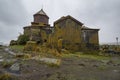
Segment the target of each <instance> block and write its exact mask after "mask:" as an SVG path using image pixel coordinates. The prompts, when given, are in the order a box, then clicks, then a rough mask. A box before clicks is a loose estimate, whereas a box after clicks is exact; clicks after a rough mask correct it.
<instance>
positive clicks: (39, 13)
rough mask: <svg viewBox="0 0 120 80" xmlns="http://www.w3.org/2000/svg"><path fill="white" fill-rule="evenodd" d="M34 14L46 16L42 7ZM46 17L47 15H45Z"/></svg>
mask: <svg viewBox="0 0 120 80" xmlns="http://www.w3.org/2000/svg"><path fill="white" fill-rule="evenodd" d="M34 15H44V16H47V14H46V13H45V12H44V10H43V9H41V10H40V11H38V12H37V13H36V14H34ZM47 17H48V16H47Z"/></svg>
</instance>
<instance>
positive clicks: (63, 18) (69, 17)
mask: <svg viewBox="0 0 120 80" xmlns="http://www.w3.org/2000/svg"><path fill="white" fill-rule="evenodd" d="M66 19H72V20H73V21H75V22H76V23H78V24H80V25H83V23H81V22H80V21H78V20H76V19H75V18H73V17H72V16H70V15H68V16H63V17H61V18H60V19H58V20H57V21H55V22H54V24H56V23H58V22H61V21H63V20H66Z"/></svg>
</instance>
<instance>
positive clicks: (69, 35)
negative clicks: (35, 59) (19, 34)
mask: <svg viewBox="0 0 120 80" xmlns="http://www.w3.org/2000/svg"><path fill="white" fill-rule="evenodd" d="M33 17H34V21H33V22H31V25H30V26H25V27H24V35H27V36H29V38H30V40H31V41H36V42H37V43H38V44H40V45H43V44H47V46H48V47H51V48H52V47H54V48H57V47H58V45H59V44H60V43H61V45H62V48H64V49H68V50H82V49H85V48H87V49H98V46H99V35H98V31H99V29H92V28H88V27H86V26H84V24H83V23H82V22H80V21H78V20H76V19H75V18H73V17H72V16H70V15H68V16H63V17H61V18H60V19H58V20H57V21H55V22H54V25H53V26H50V24H49V17H48V15H47V14H46V13H45V12H44V11H43V9H41V10H40V11H39V12H37V13H36V14H34V15H33Z"/></svg>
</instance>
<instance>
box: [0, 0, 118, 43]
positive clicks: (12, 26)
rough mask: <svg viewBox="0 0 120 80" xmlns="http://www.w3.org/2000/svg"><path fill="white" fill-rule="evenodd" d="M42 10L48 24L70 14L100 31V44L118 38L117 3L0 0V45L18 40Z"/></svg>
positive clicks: (106, 0) (103, 0)
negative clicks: (47, 19) (46, 16)
mask: <svg viewBox="0 0 120 80" xmlns="http://www.w3.org/2000/svg"><path fill="white" fill-rule="evenodd" d="M41 8H43V10H44V11H45V12H46V13H47V15H48V16H49V18H50V19H49V22H50V24H51V25H53V22H54V21H55V20H57V19H59V18H60V17H62V16H67V15H71V16H73V17H74V18H76V19H77V20H79V21H80V22H82V23H84V25H86V26H88V27H90V28H98V29H100V31H99V41H100V43H105V42H116V37H118V38H119V39H120V9H119V8H120V0H0V42H4V43H9V41H10V40H12V39H17V37H18V35H19V34H20V33H23V27H24V26H27V25H30V23H31V22H32V21H33V14H35V13H36V12H38V11H39V10H40V9H41Z"/></svg>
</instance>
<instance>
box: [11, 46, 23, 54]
mask: <svg viewBox="0 0 120 80" xmlns="http://www.w3.org/2000/svg"><path fill="white" fill-rule="evenodd" d="M9 48H10V49H12V50H15V51H19V52H22V51H23V49H24V46H23V45H14V46H9Z"/></svg>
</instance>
